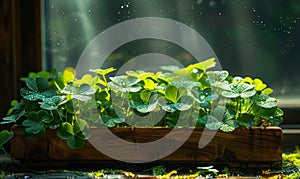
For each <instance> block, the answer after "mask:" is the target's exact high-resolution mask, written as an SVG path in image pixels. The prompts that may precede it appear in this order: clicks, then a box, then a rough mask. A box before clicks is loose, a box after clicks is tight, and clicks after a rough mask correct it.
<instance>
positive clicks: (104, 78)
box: [102, 75, 107, 86]
mask: <svg viewBox="0 0 300 179" xmlns="http://www.w3.org/2000/svg"><path fill="white" fill-rule="evenodd" d="M102 77H103V80H104V82H105V85H106V86H107V80H106V77H105V75H102Z"/></svg>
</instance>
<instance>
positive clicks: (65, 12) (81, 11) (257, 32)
mask: <svg viewBox="0 0 300 179" xmlns="http://www.w3.org/2000/svg"><path fill="white" fill-rule="evenodd" d="M42 6H43V36H44V46H43V52H44V59H43V65H44V69H52V68H56V69H57V70H59V71H60V70H63V69H64V68H66V67H68V66H75V65H76V63H77V61H78V59H79V57H80V55H81V53H82V51H83V50H84V48H85V47H86V46H87V45H88V44H89V42H90V41H91V40H93V38H94V37H95V36H96V35H98V34H99V33H100V32H102V31H104V30H105V29H107V28H109V27H111V26H113V25H115V24H117V23H120V22H122V21H125V20H128V19H133V18H138V17H164V18H169V19H173V20H176V21H179V22H182V23H184V24H186V25H188V26H189V27H191V28H193V29H195V30H196V31H197V32H198V33H199V34H201V35H202V36H203V37H204V38H205V39H206V41H207V42H208V43H209V44H210V46H211V47H212V49H213V50H214V52H215V53H216V55H217V57H218V59H219V61H220V63H221V65H222V68H223V69H226V70H228V71H229V72H230V74H232V75H240V76H250V77H253V78H255V77H258V78H261V79H263V80H264V82H265V83H267V84H268V85H269V86H270V87H272V88H273V89H274V91H275V95H276V96H278V97H279V99H280V100H279V102H280V104H281V105H284V106H293V107H295V106H298V107H299V106H300V102H299V101H300V95H299V92H300V71H299V67H300V60H299V57H300V50H299V44H300V34H299V32H300V1H298V0H285V1H272V2H271V1H252V0H245V1H240V0H222V1H217V0H185V1H180V0H164V1H161V0H151V1H149V0H139V1H133V0H128V1H101V0H84V1H83V0H64V1H61V0H45V1H43V5H42ZM149 52H157V53H162V54H166V55H169V56H171V57H172V58H175V59H177V60H178V61H179V62H180V63H182V64H183V65H187V64H189V63H193V62H195V61H196V60H195V59H193V56H191V55H190V54H189V53H188V52H186V51H185V49H183V48H181V47H179V46H177V45H175V44H172V43H169V42H166V41H161V40H153V39H145V40H137V41H133V42H130V43H128V44H125V45H123V46H122V47H120V48H118V49H116V50H115V51H114V53H113V54H112V55H111V56H110V57H109V58H108V59H107V60H106V61H105V65H106V66H107V67H109V66H114V67H117V68H118V67H120V66H122V65H123V64H124V63H125V62H126V60H128V59H131V58H132V57H135V56H138V55H141V54H144V53H149Z"/></svg>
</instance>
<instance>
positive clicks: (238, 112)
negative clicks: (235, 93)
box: [235, 97, 240, 119]
mask: <svg viewBox="0 0 300 179" xmlns="http://www.w3.org/2000/svg"><path fill="white" fill-rule="evenodd" d="M235 110H236V113H235V118H236V119H237V118H238V117H239V114H240V98H239V97H238V98H237V99H236V109H235Z"/></svg>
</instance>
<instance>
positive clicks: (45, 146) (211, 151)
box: [10, 127, 282, 168]
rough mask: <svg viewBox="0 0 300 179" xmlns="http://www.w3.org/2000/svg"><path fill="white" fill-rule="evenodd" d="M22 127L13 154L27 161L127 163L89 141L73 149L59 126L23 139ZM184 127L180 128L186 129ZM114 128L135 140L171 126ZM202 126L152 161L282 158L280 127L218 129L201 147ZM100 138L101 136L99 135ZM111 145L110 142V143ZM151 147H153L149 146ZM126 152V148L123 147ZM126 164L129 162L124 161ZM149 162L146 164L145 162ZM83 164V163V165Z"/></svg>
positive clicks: (264, 161) (259, 162) (232, 162)
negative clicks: (168, 151)
mask: <svg viewBox="0 0 300 179" xmlns="http://www.w3.org/2000/svg"><path fill="white" fill-rule="evenodd" d="M20 129H21V128H19V127H15V128H14V131H15V136H14V137H13V139H12V140H11V143H10V147H11V148H10V149H11V150H10V152H11V154H12V156H13V157H14V158H15V159H17V160H20V161H21V162H23V163H25V164H31V163H34V162H35V163H37V164H38V166H42V165H45V166H51V165H54V166H58V165H60V166H66V165H71V164H75V163H76V162H77V163H78V164H79V165H81V166H82V165H84V164H91V165H93V164H94V163H105V164H107V163H114V164H118V166H121V165H120V164H124V162H118V161H116V160H113V159H111V158H109V157H107V156H105V155H104V154H102V153H100V152H99V151H98V150H96V149H95V148H94V147H93V146H92V145H91V144H90V143H89V141H87V142H86V144H85V146H84V148H82V149H70V148H69V147H68V146H67V144H66V141H64V140H62V139H60V138H59V137H58V136H57V130H47V133H46V135H45V136H44V137H42V138H39V139H36V140H32V141H30V140H27V139H24V138H23V137H22V136H21V135H20V134H19V131H20ZM91 130H92V137H91V139H90V141H92V140H96V139H97V136H99V135H101V133H102V132H103V129H101V128H94V129H91ZM186 130H187V129H186V128H181V129H180V130H179V132H183V133H184V132H186ZM111 131H112V132H113V133H114V134H115V135H117V136H122V138H123V139H126V140H128V141H135V142H141V141H142V142H148V141H154V140H157V139H159V138H161V137H163V136H165V135H166V134H168V133H169V132H170V131H171V129H170V128H113V129H111ZM202 133H203V129H194V131H193V133H192V134H191V135H190V137H189V138H188V140H187V141H186V142H185V143H184V144H183V145H182V146H181V147H180V148H179V149H177V150H176V151H175V152H174V153H172V154H170V155H169V156H167V157H165V158H163V159H160V160H158V161H155V162H152V163H153V164H155V165H157V164H158V163H159V164H162V163H168V162H170V163H173V164H175V163H189V164H196V165H198V166H199V164H201V163H208V164H210V165H218V164H225V165H228V166H234V167H241V166H242V167H246V168H253V167H254V168H255V167H260V168H262V167H271V166H272V165H273V164H274V163H276V162H281V157H282V130H281V128H279V127H267V128H251V129H236V130H235V131H233V132H222V131H217V133H216V134H215V136H214V138H213V139H212V140H211V141H210V143H209V144H208V145H207V146H206V147H204V148H202V149H199V148H198V143H199V139H200V136H201V135H202ZM98 140H99V139H98ZM174 140H176V139H174ZM107 147H109V146H107ZM149 150H151V149H149ZM120 152H122V153H124V155H126V151H120ZM125 165H126V166H127V164H125ZM145 165H146V164H145ZM82 167H83V166H82Z"/></svg>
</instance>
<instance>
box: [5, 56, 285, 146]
mask: <svg viewBox="0 0 300 179" xmlns="http://www.w3.org/2000/svg"><path fill="white" fill-rule="evenodd" d="M215 65H216V62H215V59H214V58H210V59H208V60H205V61H202V62H199V63H195V64H191V65H189V66H187V67H185V68H179V67H176V66H162V67H161V71H158V72H145V71H141V70H137V71H126V74H124V75H118V76H112V75H111V73H112V72H114V71H115V70H116V69H115V68H113V67H112V68H108V69H91V70H90V71H88V72H87V73H86V74H84V75H83V76H81V77H76V71H75V70H74V69H73V68H67V69H65V70H64V71H63V72H57V71H55V70H53V71H50V72H47V71H41V72H38V73H30V74H29V75H28V77H26V78H22V80H23V81H24V83H25V87H23V88H21V89H20V94H21V96H22V99H21V100H20V101H16V100H13V101H12V102H11V109H10V110H9V111H8V114H7V117H4V118H3V119H2V121H1V122H0V124H8V123H12V124H17V125H20V126H23V129H22V131H21V134H22V135H23V136H25V137H26V138H28V139H36V138H38V137H41V136H43V135H45V133H46V129H47V128H48V129H58V132H57V134H58V136H59V137H60V138H62V139H64V140H66V142H67V144H68V145H69V147H71V148H81V147H83V146H84V144H85V140H87V139H88V138H89V137H90V136H91V132H90V128H91V127H101V126H102V127H124V126H141V127H155V126H164V127H195V126H196V127H206V128H208V129H211V130H222V131H226V132H229V131H233V130H234V129H236V128H239V127H247V128H250V127H252V126H273V125H274V126H277V125H279V124H280V123H281V122H282V121H283V112H282V110H281V109H280V108H278V107H277V100H276V98H274V97H271V93H272V92H273V90H272V89H271V88H268V87H267V85H266V84H264V83H263V82H262V81H261V80H260V79H257V78H255V79H252V78H250V77H246V78H242V77H232V76H230V75H229V73H228V72H227V71H209V70H210V69H211V68H213V67H215ZM108 76H110V77H108ZM8 134H9V135H8ZM11 135H12V134H11V133H7V132H3V136H7V137H9V138H11ZM2 138H3V137H2ZM2 141H4V142H5V141H7V140H6V139H4V138H3V139H2ZM4 142H2V143H4Z"/></svg>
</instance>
